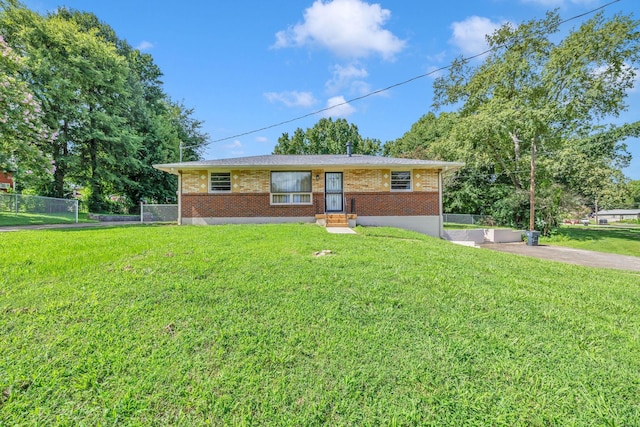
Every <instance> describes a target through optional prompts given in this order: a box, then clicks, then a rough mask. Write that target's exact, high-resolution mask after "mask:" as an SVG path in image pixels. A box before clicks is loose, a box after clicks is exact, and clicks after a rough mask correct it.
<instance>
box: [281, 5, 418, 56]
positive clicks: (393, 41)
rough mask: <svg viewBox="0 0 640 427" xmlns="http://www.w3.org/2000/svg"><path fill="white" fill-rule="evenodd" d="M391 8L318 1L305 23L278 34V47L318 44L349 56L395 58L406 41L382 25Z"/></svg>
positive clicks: (307, 13) (305, 14)
mask: <svg viewBox="0 0 640 427" xmlns="http://www.w3.org/2000/svg"><path fill="white" fill-rule="evenodd" d="M390 17H391V11H390V10H388V9H383V8H382V7H381V6H380V5H379V4H377V3H376V4H369V3H367V2H365V1H362V0H333V1H327V2H325V1H323V0H316V1H315V2H314V3H313V4H312V5H311V7H309V8H308V9H306V10H305V12H304V22H302V23H298V24H296V25H295V26H293V27H289V28H288V29H287V30H284V31H280V32H278V33H277V34H276V42H275V44H274V45H273V47H275V48H283V47H300V46H305V45H309V44H310V45H318V46H321V47H324V48H326V49H328V50H329V51H331V52H333V53H334V54H336V55H339V56H342V57H346V58H362V57H366V56H369V55H370V54H372V53H377V54H379V55H381V56H382V57H383V58H384V59H388V60H390V59H393V57H394V56H395V55H396V54H397V53H398V52H400V51H401V50H402V49H403V48H404V46H405V44H406V42H405V41H404V40H401V39H399V38H398V37H396V36H395V35H393V33H391V32H390V31H389V30H385V29H384V28H383V25H384V24H385V23H386V22H387V21H388V20H389V18H390Z"/></svg>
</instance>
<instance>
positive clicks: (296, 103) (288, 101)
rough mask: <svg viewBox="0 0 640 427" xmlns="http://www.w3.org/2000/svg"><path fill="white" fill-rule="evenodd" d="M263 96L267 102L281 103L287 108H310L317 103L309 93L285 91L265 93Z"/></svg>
mask: <svg viewBox="0 0 640 427" xmlns="http://www.w3.org/2000/svg"><path fill="white" fill-rule="evenodd" d="M264 96H265V97H266V98H267V100H269V102H272V103H273V102H281V103H283V104H284V105H286V106H287V107H306V108H308V107H311V106H313V105H314V104H316V103H317V102H318V101H317V100H316V99H315V97H314V96H313V94H312V93H311V92H298V91H295V90H294V91H285V92H267V93H265V94H264Z"/></svg>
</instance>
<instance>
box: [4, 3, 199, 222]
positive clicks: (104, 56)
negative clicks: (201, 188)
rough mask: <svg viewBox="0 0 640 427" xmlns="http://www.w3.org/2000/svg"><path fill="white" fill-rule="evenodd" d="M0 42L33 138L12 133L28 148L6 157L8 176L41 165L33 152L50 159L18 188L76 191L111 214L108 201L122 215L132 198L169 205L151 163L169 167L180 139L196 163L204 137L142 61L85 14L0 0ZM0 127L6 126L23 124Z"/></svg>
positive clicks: (171, 188) (169, 184)
mask: <svg viewBox="0 0 640 427" xmlns="http://www.w3.org/2000/svg"><path fill="white" fill-rule="evenodd" d="M0 35H2V37H3V42H6V43H4V45H3V47H2V48H3V49H5V50H7V49H9V50H11V51H12V52H15V54H14V55H18V56H19V57H20V58H21V60H20V61H17V62H16V63H15V64H14V65H12V64H11V63H9V62H8V61H3V62H0V65H1V66H2V71H3V74H2V75H7V76H11V77H3V81H9V82H10V86H12V87H13V88H14V89H13V92H15V93H16V94H17V93H18V92H19V93H22V94H24V95H25V96H24V97H23V98H25V99H29V100H30V101H29V102H27V103H21V104H20V108H22V109H23V110H24V109H29V108H30V113H28V114H27V113H26V112H25V113H24V117H29V118H30V120H31V122H30V123H29V124H28V125H29V126H30V129H31V132H32V133H34V132H35V134H36V136H38V138H31V136H29V135H28V134H26V133H21V135H22V138H23V139H24V140H25V141H34V142H32V143H30V144H31V146H30V145H29V144H27V143H26V142H24V143H23V144H22V145H21V147H22V148H21V149H20V153H14V154H12V156H13V158H14V159H17V170H18V171H20V170H24V169H25V168H26V165H28V164H29V163H34V162H36V163H42V164H45V165H46V162H44V163H43V162H42V159H39V158H38V157H37V156H36V155H35V153H38V155H40V156H41V157H44V158H48V159H50V160H49V166H50V168H49V172H50V175H49V179H44V180H40V181H34V182H33V183H28V182H27V181H23V182H21V184H22V188H23V189H25V190H26V189H30V190H31V191H34V192H36V193H38V194H42V195H49V196H54V197H65V196H69V194H70V193H71V190H72V188H73V187H78V186H79V187H82V188H83V194H85V195H86V199H87V202H88V206H89V209H90V210H92V211H103V210H113V209H115V208H117V207H116V206H114V205H113V204H112V202H111V201H110V198H111V197H110V196H114V195H115V196H120V197H119V198H120V199H121V200H122V199H124V200H125V203H124V206H123V208H125V209H126V208H130V207H133V206H136V205H137V204H138V202H139V201H140V200H142V199H147V200H158V201H163V202H164V201H173V200H175V185H176V183H175V177H171V176H168V175H167V174H164V173H162V172H160V171H157V170H155V169H153V167H152V165H153V164H154V163H163V162H171V161H177V160H178V156H179V154H178V150H179V145H180V142H181V141H182V142H183V143H184V144H185V146H187V147H189V148H188V149H187V150H186V151H185V153H184V159H187V160H196V159H198V158H199V154H200V152H201V150H202V148H203V147H204V145H205V144H206V143H207V140H208V136H207V134H206V133H204V132H203V131H202V122H201V121H199V120H196V119H194V118H193V114H194V111H193V110H192V109H189V108H187V107H185V106H184V105H183V104H181V103H176V102H174V101H173V100H171V99H170V98H169V96H167V95H166V94H165V93H164V91H163V88H162V81H161V80H160V78H161V77H162V72H161V71H160V69H159V68H158V67H157V65H155V63H154V62H153V58H152V57H151V56H150V55H148V54H145V53H142V52H140V51H139V50H137V49H134V48H132V47H131V46H130V45H129V44H128V43H127V42H126V41H124V40H121V39H119V38H118V37H117V35H116V33H115V31H114V30H113V29H112V28H111V27H109V26H108V25H107V24H105V23H103V22H101V21H100V20H99V19H98V18H97V17H96V16H95V15H93V14H90V13H85V12H79V11H75V10H69V9H65V8H60V9H58V10H57V11H56V12H53V13H50V14H48V15H46V16H42V15H39V14H37V13H35V12H33V11H31V10H29V9H28V8H26V7H24V6H23V5H21V4H19V3H18V2H17V1H15V0H0ZM5 46H6V47H5ZM14 62H15V61H14ZM16 64H17V65H16ZM11 78H13V79H14V81H13V83H11V82H12V81H11ZM8 79H9V80H8ZM16 96H17V95H16ZM29 96H31V98H29ZM20 97H21V95H20V96H17V98H20ZM14 104H15V102H14ZM16 105H17V104H16ZM12 111H15V112H16V114H15V115H17V114H18V110H17V109H14V110H12ZM7 121H8V122H9V124H8V125H7V128H8V129H14V130H17V129H18V127H19V126H22V127H24V125H22V124H21V122H19V121H16V120H15V119H14V118H12V117H9V118H8V120H7ZM14 133H15V132H14ZM4 134H8V130H5V129H3V135H4ZM14 139H15V138H14ZM15 146H16V147H18V146H17V145H15ZM30 147H31V148H33V147H37V150H34V149H31V150H27V148H30ZM2 151H3V152H4V153H6V151H5V150H4V149H3V150H2ZM13 151H14V152H15V151H17V149H14V150H13ZM0 156H2V155H0ZM4 157H6V154H5V155H4ZM51 164H53V167H51ZM122 196H124V197H122Z"/></svg>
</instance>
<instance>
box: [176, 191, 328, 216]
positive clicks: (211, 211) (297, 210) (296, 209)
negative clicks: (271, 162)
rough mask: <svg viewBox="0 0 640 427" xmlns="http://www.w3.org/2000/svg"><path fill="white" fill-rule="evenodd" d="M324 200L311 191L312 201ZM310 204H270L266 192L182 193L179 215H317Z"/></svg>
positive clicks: (321, 196)
mask: <svg viewBox="0 0 640 427" xmlns="http://www.w3.org/2000/svg"><path fill="white" fill-rule="evenodd" d="M321 199H323V194H322V193H314V194H313V200H314V201H316V200H321ZM320 207H321V208H322V210H323V211H324V203H322V205H321V206H319V207H317V206H316V204H312V205H286V206H283V205H277V206H272V205H271V204H270V195H269V194H268V193H266V194H265V193H263V194H257V193H231V194H228V193H227V194H184V195H183V196H182V216H183V217H185V218H234V217H235V218H237V217H251V218H254V217H297V216H299V217H310V216H314V215H315V214H316V209H319V208H320Z"/></svg>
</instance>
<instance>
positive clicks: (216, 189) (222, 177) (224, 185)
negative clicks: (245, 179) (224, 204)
mask: <svg viewBox="0 0 640 427" xmlns="http://www.w3.org/2000/svg"><path fill="white" fill-rule="evenodd" d="M209 191H211V192H212V193H228V192H230V191H231V173H230V172H211V174H210V175H209Z"/></svg>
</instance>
